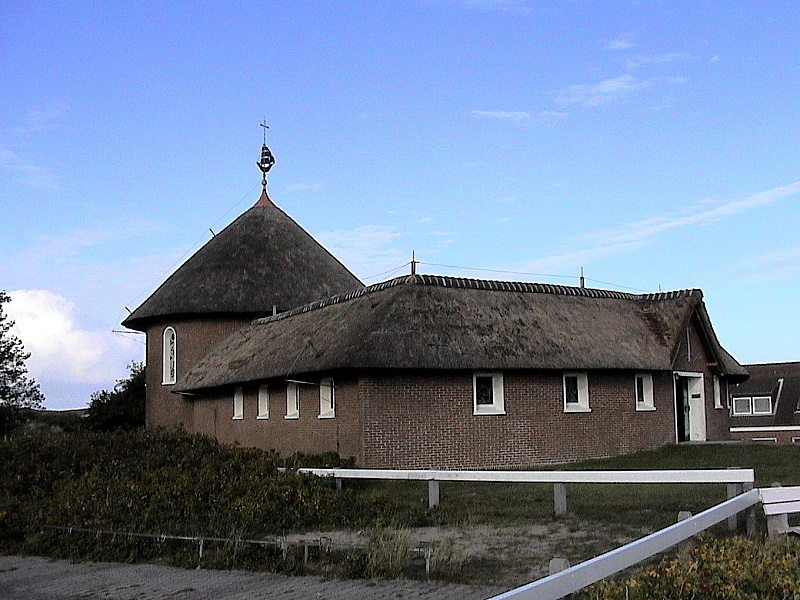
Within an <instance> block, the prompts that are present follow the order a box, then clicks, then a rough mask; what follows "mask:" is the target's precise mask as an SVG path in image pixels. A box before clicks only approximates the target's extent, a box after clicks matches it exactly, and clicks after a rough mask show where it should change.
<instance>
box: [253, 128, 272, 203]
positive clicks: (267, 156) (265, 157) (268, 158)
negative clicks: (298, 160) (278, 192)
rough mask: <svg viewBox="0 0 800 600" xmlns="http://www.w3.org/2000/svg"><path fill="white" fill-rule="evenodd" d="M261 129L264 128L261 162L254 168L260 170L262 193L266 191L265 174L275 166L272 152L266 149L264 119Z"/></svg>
mask: <svg viewBox="0 0 800 600" xmlns="http://www.w3.org/2000/svg"><path fill="white" fill-rule="evenodd" d="M261 127H263V128H264V143H263V144H262V145H261V160H260V161H258V162H257V163H256V166H257V167H258V168H259V169H261V186H262V187H263V188H264V191H267V173H269V170H270V169H271V168H272V165H274V164H275V157H274V156H272V152H270V151H269V148H267V129H269V127H268V126H267V120H266V119H264V122H263V123H261Z"/></svg>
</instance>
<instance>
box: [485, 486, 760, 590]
mask: <svg viewBox="0 0 800 600" xmlns="http://www.w3.org/2000/svg"><path fill="white" fill-rule="evenodd" d="M759 501H760V500H759V490H750V491H749V492H745V493H744V494H741V495H739V496H736V497H735V498H732V499H730V500H726V501H725V502H723V503H722V504H718V505H717V506H714V507H712V508H709V509H708V510H706V511H703V512H701V513H700V514H698V515H697V516H695V517H690V518H689V519H686V520H685V521H681V522H680V523H676V524H675V525H671V526H670V527H667V528H666V529H662V530H661V531H657V532H656V533H653V534H650V535H648V536H647V537H643V538H642V539H640V540H636V541H635V542H632V543H630V544H628V545H627V546H622V547H621V548H617V549H616V550H612V551H611V552H606V553H605V554H602V555H600V556H598V557H596V558H593V559H591V560H587V561H585V562H582V563H581V564H579V565H575V566H574V567H571V568H569V569H566V570H564V571H561V572H560V573H555V574H553V575H550V576H549V577H545V578H543V579H539V580H538V581H534V582H533V583H529V584H527V585H523V586H522V587H518V588H516V589H513V590H509V591H508V592H505V593H503V594H500V595H499V596H494V597H493V598H491V599H490V600H507V599H509V598H513V599H514V600H555V599H556V598H563V597H564V596H566V595H568V594H572V593H573V592H577V591H578V590H580V589H583V588H585V587H586V586H588V585H591V584H593V583H597V582H598V581H600V580H601V579H605V578H606V577H610V576H611V575H614V574H615V573H618V572H620V571H622V570H623V569H627V568H628V567H632V566H633V565H635V564H637V563H640V562H642V561H643V560H646V559H648V558H650V557H651V556H654V555H656V554H658V553H659V552H663V551H664V550H667V549H669V548H671V547H672V546H674V545H676V544H679V543H681V542H682V541H684V540H687V539H689V538H690V537H692V536H693V535H697V534H698V533H700V532H701V531H704V530H706V529H708V528H709V527H711V526H713V525H716V524H717V523H719V522H720V521H723V520H725V519H730V518H732V517H735V516H736V515H737V514H738V513H740V512H742V511H744V510H747V509H748V508H750V507H751V506H753V505H755V504H758V502H759Z"/></svg>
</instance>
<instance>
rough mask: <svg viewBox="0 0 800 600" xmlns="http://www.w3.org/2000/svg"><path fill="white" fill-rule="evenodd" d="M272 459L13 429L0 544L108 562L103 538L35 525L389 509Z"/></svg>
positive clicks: (306, 516) (185, 445) (149, 438)
mask: <svg viewBox="0 0 800 600" xmlns="http://www.w3.org/2000/svg"><path fill="white" fill-rule="evenodd" d="M329 458H330V457H329ZM280 462H281V461H280V457H279V456H278V455H277V454H276V453H274V452H264V451H262V450H257V449H251V448H241V447H237V446H226V445H223V444H220V443H218V442H217V441H216V440H214V439H212V438H208V437H203V436H189V435H184V434H179V433H178V434H176V433H165V432H162V431H152V430H148V431H115V432H109V433H92V432H84V433H80V434H69V433H67V434H64V435H60V436H22V437H20V438H18V439H14V440H12V441H9V442H5V443H0V463H1V464H3V470H2V473H0V549H3V550H6V551H25V552H34V553H35V552H39V553H47V554H54V555H59V554H61V553H65V552H72V553H74V552H78V553H79V554H82V555H83V556H84V557H85V558H92V559H100V558H102V557H103V556H105V559H106V560H111V559H112V556H113V557H114V559H119V555H118V551H119V550H118V549H117V550H113V551H111V548H112V545H111V543H110V541H109V542H102V541H101V540H99V539H97V540H95V539H90V538H92V536H90V535H87V534H83V535H84V537H85V538H87V539H85V540H84V541H82V542H81V543H79V544H78V543H76V539H77V534H73V535H72V536H67V535H57V534H54V533H53V532H52V531H51V532H50V533H49V534H48V535H46V536H43V535H42V534H41V533H40V532H41V529H42V527H43V526H45V525H54V526H66V527H76V528H88V529H105V530H112V531H122V532H135V533H168V534H172V535H190V536H195V535H201V534H202V535H204V536H216V537H230V536H231V535H233V534H232V532H239V533H237V535H242V536H245V537H251V538H253V537H258V536H264V535H270V534H282V533H285V532H290V531H303V530H309V529H317V528H323V529H326V528H333V527H349V526H353V525H358V524H363V523H370V522H372V521H374V520H376V519H378V518H379V517H382V516H383V515H392V514H394V513H396V512H398V511H397V510H396V507H394V505H393V504H392V503H391V502H390V501H389V499H388V498H387V497H386V496H383V495H373V496H370V497H368V498H365V497H362V496H359V495H357V494H356V493H355V492H351V491H348V490H346V491H345V492H344V493H337V492H336V491H335V490H334V489H333V486H332V484H331V483H330V482H328V481H326V480H324V479H318V478H315V477H313V476H310V475H298V474H296V473H293V472H289V471H287V472H280V471H279V470H278V465H279V464H280ZM83 545H86V547H87V548H88V547H91V548H93V550H92V552H96V551H99V552H100V554H99V555H96V554H93V553H90V552H89V551H88V550H87V549H83V550H82V549H81V548H82V547H83ZM151 546H153V544H152V543H150V544H149V545H148V543H146V542H143V541H139V542H135V543H133V542H131V543H129V544H128V545H127V546H125V548H126V550H125V551H124V553H130V556H131V557H138V560H145V559H146V560H149V559H150V558H151V556H150V554H149V552H150V550H145V549H146V548H150V547H151ZM158 547H159V546H158V545H155V546H153V549H152V551H153V552H157V551H158ZM162 547H163V546H162ZM103 548H105V549H106V550H108V554H104V550H103ZM98 549H99V550H98ZM232 552H233V550H232ZM235 552H238V550H235ZM124 553H123V554H124ZM69 557H70V558H77V556H74V555H72V554H70V555H69Z"/></svg>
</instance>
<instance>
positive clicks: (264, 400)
mask: <svg viewBox="0 0 800 600" xmlns="http://www.w3.org/2000/svg"><path fill="white" fill-rule="evenodd" d="M256 418H257V419H269V387H268V386H267V385H266V384H265V385H260V386H258V415H257V416H256Z"/></svg>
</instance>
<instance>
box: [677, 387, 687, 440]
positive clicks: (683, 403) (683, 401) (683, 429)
mask: <svg viewBox="0 0 800 600" xmlns="http://www.w3.org/2000/svg"><path fill="white" fill-rule="evenodd" d="M675 410H676V411H677V413H678V414H677V415H676V417H677V421H678V441H679V442H688V441H689V431H690V429H689V380H688V379H687V378H686V377H676V378H675Z"/></svg>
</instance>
